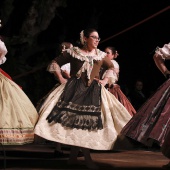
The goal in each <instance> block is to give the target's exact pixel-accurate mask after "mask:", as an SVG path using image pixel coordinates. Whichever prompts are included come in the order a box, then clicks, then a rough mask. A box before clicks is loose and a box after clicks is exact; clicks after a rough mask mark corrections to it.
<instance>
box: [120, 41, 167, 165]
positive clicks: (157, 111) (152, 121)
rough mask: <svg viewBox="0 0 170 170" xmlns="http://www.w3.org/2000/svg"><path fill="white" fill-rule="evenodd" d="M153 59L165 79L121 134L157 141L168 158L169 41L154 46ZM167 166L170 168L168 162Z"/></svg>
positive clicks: (145, 140)
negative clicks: (161, 45) (160, 46)
mask: <svg viewBox="0 0 170 170" xmlns="http://www.w3.org/2000/svg"><path fill="white" fill-rule="evenodd" d="M153 59H154V61H155V64H156V66H157V67H158V69H159V70H160V71H161V72H162V74H163V75H164V76H165V77H166V78H167V80H166V81H165V82H164V83H163V84H162V85H161V86H160V87H159V88H158V89H157V90H156V92H155V93H154V94H153V95H152V96H151V97H150V98H149V99H148V100H147V101H146V102H145V103H144V105H143V106H142V107H141V108H140V109H139V110H138V111H137V113H136V115H135V116H134V117H133V118H132V119H131V120H130V121H129V122H128V123H127V125H126V126H125V127H124V128H123V130H122V132H121V134H123V135H125V136H127V137H130V138H132V139H134V140H137V141H138V142H141V143H143V144H145V145H147V146H152V144H153V143H157V144H158V145H159V146H160V147H161V148H162V152H163V154H164V155H165V156H167V157H168V158H170V142H169V141H170V71H169V70H168V68H167V67H166V65H165V61H166V60H169V59H170V43H169V44H165V45H164V46H163V47H162V48H159V47H158V48H156V50H155V54H154V56H153ZM165 167H166V166H165ZM167 167H169V168H170V163H169V164H168V165H167Z"/></svg>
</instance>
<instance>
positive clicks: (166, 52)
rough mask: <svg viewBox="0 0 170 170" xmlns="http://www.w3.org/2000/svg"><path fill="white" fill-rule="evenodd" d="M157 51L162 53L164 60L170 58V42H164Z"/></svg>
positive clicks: (159, 53)
mask: <svg viewBox="0 0 170 170" xmlns="http://www.w3.org/2000/svg"><path fill="white" fill-rule="evenodd" d="M155 53H156V54H158V55H160V56H161V57H162V59H164V60H170V43H168V44H164V46H163V47H162V48H159V47H157V48H156V50H155Z"/></svg>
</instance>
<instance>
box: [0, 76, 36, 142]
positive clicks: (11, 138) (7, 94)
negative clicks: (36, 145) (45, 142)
mask: <svg viewBox="0 0 170 170" xmlns="http://www.w3.org/2000/svg"><path fill="white" fill-rule="evenodd" d="M37 119H38V113H37V111H36V109H35V107H34V106H33V104H32V103H31V101H30V100H29V98H28V97H27V96H26V94H25V93H24V92H23V90H22V89H21V88H20V87H19V86H18V85H17V84H16V83H15V82H13V81H12V80H10V79H8V78H7V77H5V76H4V75H3V74H2V73H0V143H1V144H4V145H15V144H17V145H18V144H19V145H20V144H25V143H31V142H33V140H34V127H35V124H36V122H37Z"/></svg>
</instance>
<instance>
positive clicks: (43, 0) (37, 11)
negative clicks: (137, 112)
mask: <svg viewBox="0 0 170 170" xmlns="http://www.w3.org/2000/svg"><path fill="white" fill-rule="evenodd" d="M168 2H169V1H168V0H154V1H149V0H143V1H140V0H1V1H0V18H1V20H2V25H3V27H2V28H1V30H0V34H1V35H2V36H3V39H4V42H5V44H6V46H7V49H8V54H7V62H6V63H5V64H4V65H1V67H2V69H4V70H5V71H6V72H7V73H9V74H10V75H11V76H12V78H13V79H14V81H15V82H16V83H18V84H19V85H21V86H22V87H23V90H24V91H25V93H26V94H27V95H28V97H29V98H30V99H31V100H32V102H33V103H34V104H35V105H36V103H37V101H38V100H39V99H40V98H41V97H43V96H44V95H45V94H46V93H47V92H48V91H49V90H50V89H51V88H52V87H53V86H54V84H55V83H56V82H57V80H55V79H54V77H53V75H51V74H50V73H48V72H47V71H46V66H47V64H48V63H49V62H50V61H51V60H52V59H53V58H55V57H56V55H57V53H58V47H59V44H60V43H61V42H63V41H70V42H72V43H73V44H74V43H75V42H76V41H77V40H78V39H79V34H80V31H81V30H83V29H85V28H88V27H93V28H96V29H97V30H98V32H99V35H100V37H101V39H102V40H101V42H100V44H99V49H101V50H104V48H105V47H106V46H108V45H109V46H115V47H116V48H117V50H118V52H119V57H118V58H117V61H118V63H119V65H120V79H119V84H120V85H121V87H122V90H124V87H125V86H127V87H128V88H129V89H130V90H131V89H132V88H133V85H134V82H135V80H136V79H142V80H143V81H144V88H145V90H146V91H147V92H148V93H149V92H150V91H155V90H156V89H157V88H158V87H159V86H160V85H161V84H162V83H163V82H164V81H165V78H164V76H163V75H162V74H161V72H160V71H159V70H158V69H157V68H156V66H155V64H154V61H153V54H154V50H155V48H156V47H157V46H159V47H162V46H163V45H164V44H165V43H168V42H169V38H170V13H169V12H170V10H169V3H168ZM166 64H167V66H169V62H168V61H166Z"/></svg>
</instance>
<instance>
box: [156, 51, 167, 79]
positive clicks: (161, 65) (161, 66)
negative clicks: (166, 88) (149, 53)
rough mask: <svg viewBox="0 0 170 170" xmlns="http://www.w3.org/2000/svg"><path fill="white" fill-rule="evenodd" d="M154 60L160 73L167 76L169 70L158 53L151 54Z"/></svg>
mask: <svg viewBox="0 0 170 170" xmlns="http://www.w3.org/2000/svg"><path fill="white" fill-rule="evenodd" d="M153 59H154V62H155V64H156V66H157V67H158V69H159V70H160V71H161V72H162V74H163V75H164V76H165V77H166V78H167V77H169V75H170V71H169V70H168V68H167V67H166V65H165V60H164V59H163V58H162V56H160V55H159V54H157V53H155V54H154V56H153Z"/></svg>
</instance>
